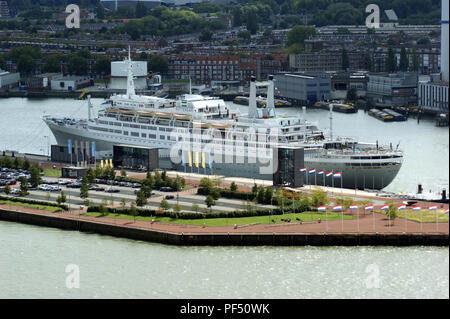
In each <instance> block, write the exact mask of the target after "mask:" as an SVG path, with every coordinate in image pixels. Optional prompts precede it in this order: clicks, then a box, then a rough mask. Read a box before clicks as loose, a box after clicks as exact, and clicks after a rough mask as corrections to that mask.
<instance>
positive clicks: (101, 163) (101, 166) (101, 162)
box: [100, 160, 103, 168]
mask: <svg viewBox="0 0 450 319" xmlns="http://www.w3.org/2000/svg"><path fill="white" fill-rule="evenodd" d="M100 168H103V160H101V161H100Z"/></svg>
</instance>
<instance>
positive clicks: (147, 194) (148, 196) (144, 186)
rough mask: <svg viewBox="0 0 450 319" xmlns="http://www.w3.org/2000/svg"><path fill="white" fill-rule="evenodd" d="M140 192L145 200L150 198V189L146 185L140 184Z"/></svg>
mask: <svg viewBox="0 0 450 319" xmlns="http://www.w3.org/2000/svg"><path fill="white" fill-rule="evenodd" d="M141 191H142V193H144V196H145V198H146V199H147V198H150V197H151V196H152V189H151V187H150V186H148V185H147V184H142V186H141Z"/></svg>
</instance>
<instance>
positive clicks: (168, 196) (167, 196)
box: [164, 195, 175, 199]
mask: <svg viewBox="0 0 450 319" xmlns="http://www.w3.org/2000/svg"><path fill="white" fill-rule="evenodd" d="M164 198H165V199H174V198H175V196H173V195H166V197H164Z"/></svg>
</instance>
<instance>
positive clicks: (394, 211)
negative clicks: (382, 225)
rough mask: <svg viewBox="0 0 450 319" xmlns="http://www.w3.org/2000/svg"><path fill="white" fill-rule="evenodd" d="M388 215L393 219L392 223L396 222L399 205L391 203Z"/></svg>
mask: <svg viewBox="0 0 450 319" xmlns="http://www.w3.org/2000/svg"><path fill="white" fill-rule="evenodd" d="M386 215H387V216H388V218H389V219H390V220H391V221H392V224H394V220H395V219H396V218H397V217H398V208H397V206H395V205H394V204H391V205H389V210H388V211H387V212H386Z"/></svg>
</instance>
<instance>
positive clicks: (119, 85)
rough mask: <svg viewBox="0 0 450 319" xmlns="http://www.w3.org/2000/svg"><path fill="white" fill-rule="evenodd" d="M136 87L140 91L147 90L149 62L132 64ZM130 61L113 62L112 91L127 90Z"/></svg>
mask: <svg viewBox="0 0 450 319" xmlns="http://www.w3.org/2000/svg"><path fill="white" fill-rule="evenodd" d="M132 68H133V75H134V87H135V88H136V89H138V90H144V89H147V74H148V73H147V61H133V62H132ZM127 74H128V61H114V62H111V82H110V88H111V89H124V90H125V89H126V88H127Z"/></svg>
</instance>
